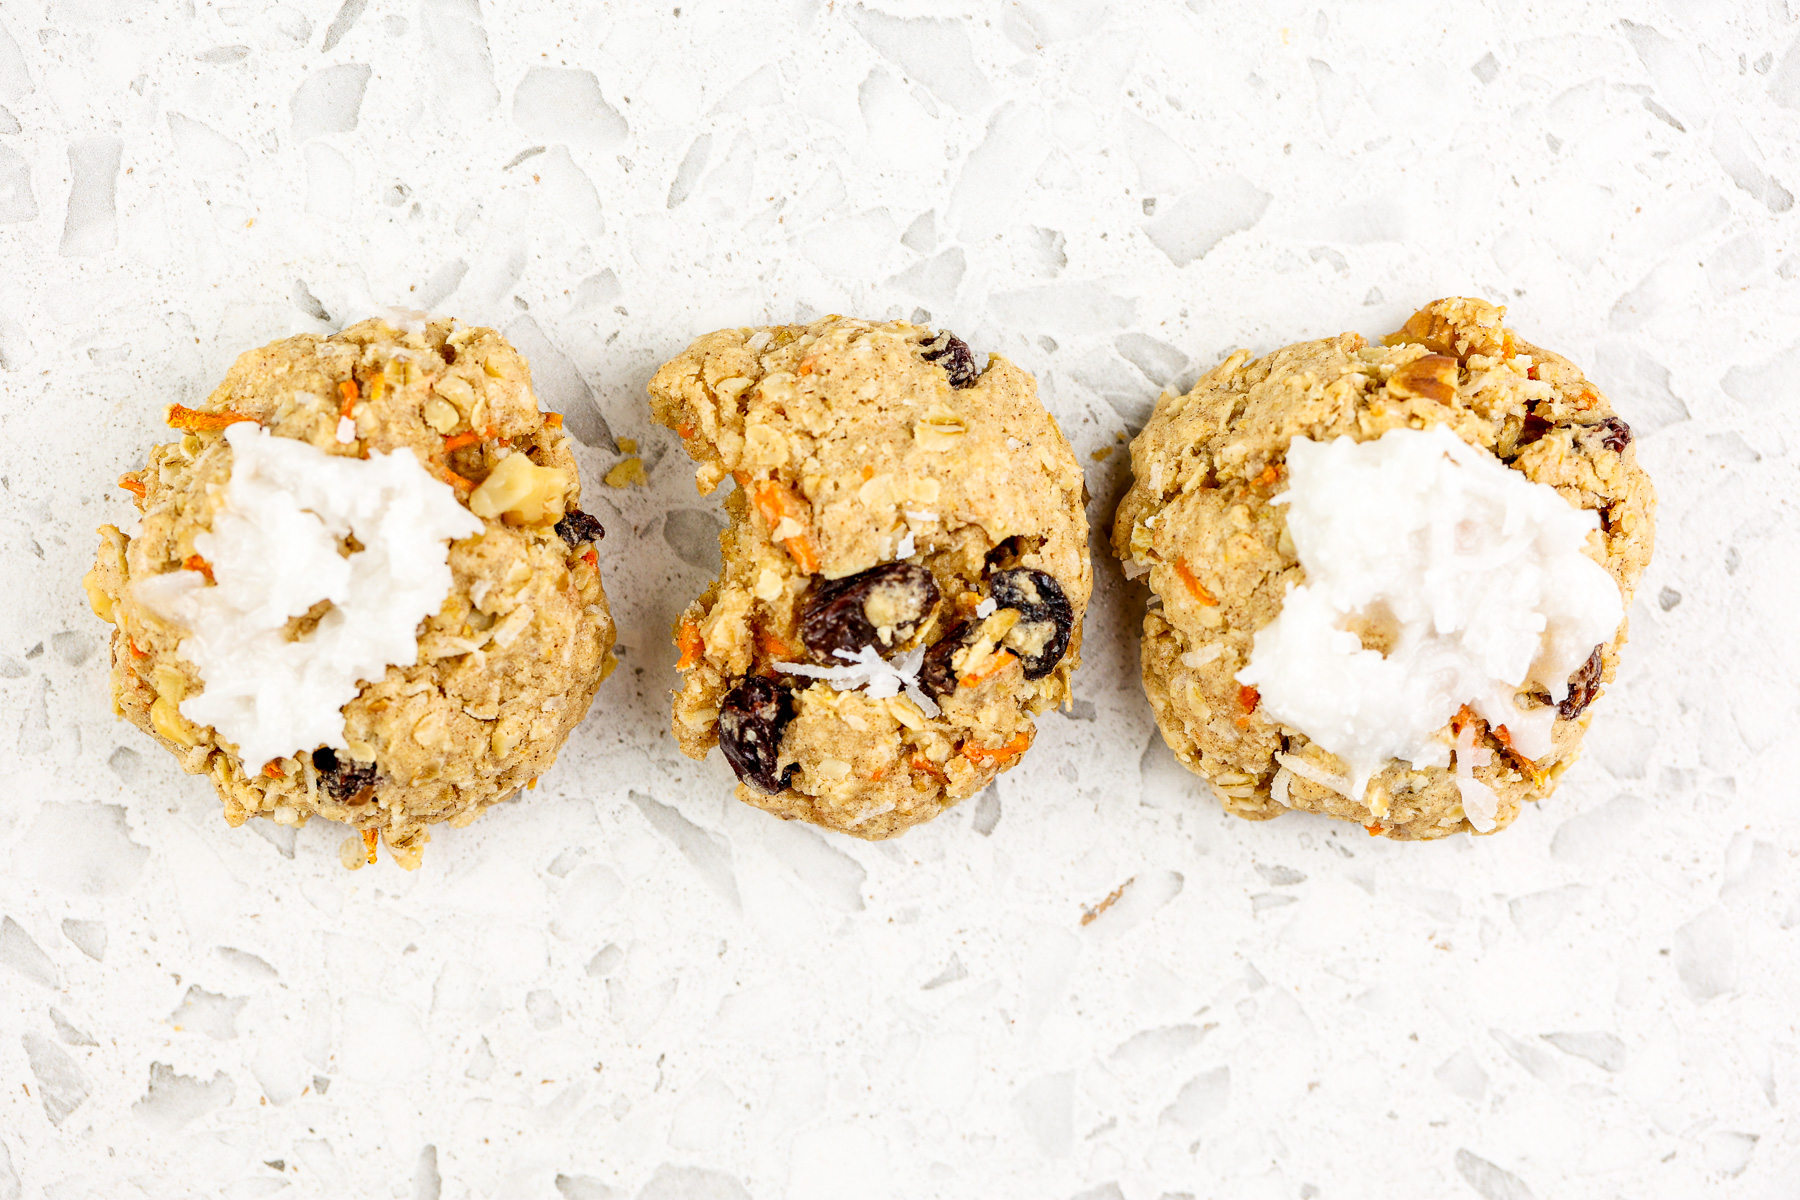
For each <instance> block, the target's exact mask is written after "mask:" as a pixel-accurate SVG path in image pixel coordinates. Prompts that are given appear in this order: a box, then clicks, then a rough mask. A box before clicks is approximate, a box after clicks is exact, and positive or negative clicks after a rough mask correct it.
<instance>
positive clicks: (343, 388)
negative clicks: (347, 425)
mask: <svg viewBox="0 0 1800 1200" xmlns="http://www.w3.org/2000/svg"><path fill="white" fill-rule="evenodd" d="M338 395H339V396H341V397H342V398H343V399H342V402H341V403H339V404H338V416H340V417H347V416H349V415H350V410H351V409H352V408H354V407H355V406H356V401H357V398H358V397H359V395H360V393H359V392H358V391H357V390H356V380H354V379H346V380H344V382H342V383H340V384H338Z"/></svg>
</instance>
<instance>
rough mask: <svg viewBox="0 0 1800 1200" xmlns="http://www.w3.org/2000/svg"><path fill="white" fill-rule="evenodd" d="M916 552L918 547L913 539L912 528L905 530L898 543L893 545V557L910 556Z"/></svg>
mask: <svg viewBox="0 0 1800 1200" xmlns="http://www.w3.org/2000/svg"><path fill="white" fill-rule="evenodd" d="M918 552H919V548H918V546H917V544H916V543H914V541H913V535H912V530H910V529H909V530H907V531H906V535H905V536H904V537H902V538H901V539H900V544H899V545H897V546H895V547H894V557H895V558H911V557H912V556H913V555H915V554H917V553H918Z"/></svg>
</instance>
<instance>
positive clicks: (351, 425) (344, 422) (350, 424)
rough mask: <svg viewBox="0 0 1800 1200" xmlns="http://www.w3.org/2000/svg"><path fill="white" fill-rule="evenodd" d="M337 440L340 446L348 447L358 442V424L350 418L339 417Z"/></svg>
mask: <svg viewBox="0 0 1800 1200" xmlns="http://www.w3.org/2000/svg"><path fill="white" fill-rule="evenodd" d="M337 440H338V442H339V444H340V445H345V446H348V445H349V444H350V443H351V442H354V441H355V440H356V422H355V421H352V420H351V419H350V418H349V417H339V418H338V423H337Z"/></svg>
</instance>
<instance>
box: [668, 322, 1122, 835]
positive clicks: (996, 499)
mask: <svg viewBox="0 0 1800 1200" xmlns="http://www.w3.org/2000/svg"><path fill="white" fill-rule="evenodd" d="M650 396H651V407H652V409H653V411H654V412H655V415H656V418H657V420H659V421H661V422H662V423H664V424H665V425H668V426H670V427H671V428H673V429H674V430H675V431H676V432H677V433H679V434H680V435H681V438H682V440H683V442H684V444H685V445H686V447H687V450H688V453H689V454H690V455H691V456H692V457H693V458H694V459H695V460H696V461H697V462H698V463H699V467H698V470H697V472H696V478H697V482H698V484H699V487H700V490H701V492H702V493H706V492H711V491H712V490H713V489H714V488H716V487H717V486H718V485H719V484H720V483H722V482H724V481H725V480H726V479H728V478H732V479H735V480H736V482H737V485H738V486H737V487H736V488H735V489H734V490H733V491H732V492H731V493H730V494H729V495H728V496H727V497H726V501H725V508H726V512H727V513H728V514H729V516H730V525H729V528H727V529H726V531H725V533H724V534H723V535H722V536H721V539H720V541H721V545H722V548H723V551H724V567H723V572H722V574H721V575H720V577H719V579H718V580H716V581H715V582H714V584H713V585H712V587H710V588H709V589H707V591H706V592H705V593H704V594H703V595H701V596H700V597H699V598H698V599H697V600H695V601H694V602H693V603H692V604H691V605H689V606H688V609H687V611H686V612H685V613H684V614H683V615H682V617H681V620H680V622H679V623H678V625H677V627H676V642H677V645H678V646H679V648H680V650H681V661H680V663H679V667H680V669H681V671H682V672H683V681H682V686H681V689H680V690H679V691H678V692H677V693H676V694H675V700H674V722H673V725H674V732H675V737H676V739H677V740H678V741H679V742H680V744H681V748H682V750H683V751H685V752H686V753H687V754H688V755H690V756H692V757H694V758H703V757H705V755H706V753H707V751H708V750H710V749H711V748H712V746H713V745H714V744H718V745H719V746H720V748H721V749H722V750H723V752H724V754H725V757H726V760H727V761H728V762H729V763H730V764H731V766H732V768H733V770H734V771H735V772H736V773H737V776H738V779H739V786H738V789H737V794H738V796H739V798H740V799H742V800H744V801H746V802H747V803H750V804H754V805H756V806H758V807H760V808H764V809H767V810H768V811H770V812H772V813H775V814H777V815H778V816H781V817H784V818H795V817H797V818H800V819H802V820H806V821H811V822H813V823H814V824H817V825H822V826H825V827H827V828H830V829H836V830H840V831H842V832H845V833H850V834H854V835H856V836H858V837H864V838H884V837H891V836H893V835H894V834H897V833H900V832H902V831H903V830H905V829H907V828H909V827H910V826H913V825H916V824H918V823H919V822H921V821H926V820H929V819H931V818H932V817H935V816H937V815H938V814H939V813H940V812H942V811H944V809H946V808H948V807H949V806H951V805H953V804H955V803H957V802H958V801H961V800H964V799H966V798H968V797H969V796H971V795H973V794H975V793H976V792H977V791H979V790H980V789H981V788H983V787H985V786H986V785H987V784H988V783H989V781H991V780H992V779H993V778H994V777H995V775H997V774H998V773H999V772H1001V771H1003V770H1006V769H1008V768H1009V767H1011V766H1012V764H1013V763H1015V762H1017V761H1018V759H1019V756H1020V754H1022V753H1023V752H1024V750H1025V749H1026V748H1027V747H1029V746H1030V744H1031V740H1032V737H1033V735H1034V733H1035V726H1034V724H1033V721H1032V718H1033V717H1034V716H1035V715H1036V714H1038V713H1041V712H1043V711H1045V710H1046V709H1049V708H1051V707H1053V706H1055V705H1058V704H1061V703H1064V702H1065V701H1067V700H1068V699H1069V698H1070V691H1069V677H1070V675H1071V674H1072V673H1073V671H1074V670H1075V668H1076V666H1077V665H1078V664H1079V662H1080V653H1081V617H1082V613H1083V612H1084V610H1085V609H1086V607H1087V601H1088V594H1089V592H1090V590H1091V588H1092V571H1091V568H1090V565H1089V563H1088V557H1087V545H1086V540H1087V526H1086V521H1085V519H1084V517H1083V503H1084V499H1085V497H1084V489H1083V483H1082V476H1081V469H1080V467H1079V465H1078V464H1077V463H1076V460H1075V455H1074V452H1073V451H1072V450H1071V449H1070V447H1069V443H1068V440H1067V439H1066V438H1065V437H1064V436H1063V434H1062V431H1061V430H1060V429H1058V428H1057V426H1056V422H1055V420H1054V419H1053V418H1052V417H1051V416H1050V414H1049V413H1048V412H1046V411H1045V409H1044V407H1043V405H1042V404H1041V403H1040V402H1039V401H1038V398H1037V393H1036V387H1035V385H1034V383H1033V381H1032V378H1031V377H1030V376H1029V375H1027V374H1025V373H1024V372H1023V371H1021V370H1019V369H1018V368H1017V367H1015V366H1014V365H1013V364H1012V363H1010V362H1008V361H1006V359H1004V358H1002V357H1000V356H999V355H997V354H996V355H992V356H991V357H990V358H989V361H988V365H987V367H986V369H985V370H979V369H977V367H976V365H975V359H974V356H973V355H972V354H971V353H970V351H969V347H968V346H967V345H965V344H964V343H963V342H962V341H961V340H960V339H958V338H956V337H953V336H951V335H950V334H947V333H942V334H938V335H935V336H934V335H933V334H932V333H931V331H930V330H927V329H922V328H920V327H918V326H916V325H909V324H907V323H905V322H902V321H890V322H873V321H861V320H853V319H848V318H844V317H835V316H834V317H827V318H825V319H823V320H820V321H816V322H814V323H813V324H811V325H784V326H776V327H773V328H768V329H726V330H721V331H719V332H717V333H712V334H708V335H706V336H705V337H702V338H700V339H699V340H698V341H696V342H694V344H693V345H691V346H689V347H688V349H687V350H686V351H685V352H684V353H683V354H681V355H680V356H679V357H678V358H676V359H674V360H672V361H671V362H669V363H667V364H665V365H664V366H663V368H662V369H661V370H660V371H658V372H657V373H656V377H655V378H654V379H653V380H651V382H650Z"/></svg>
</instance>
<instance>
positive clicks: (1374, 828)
mask: <svg viewBox="0 0 1800 1200" xmlns="http://www.w3.org/2000/svg"><path fill="white" fill-rule="evenodd" d="M1363 829H1364V830H1366V831H1367V832H1368V835H1369V836H1370V837H1380V836H1381V835H1382V832H1383V830H1382V828H1381V826H1379V825H1364V826H1363Z"/></svg>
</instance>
